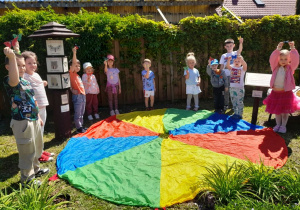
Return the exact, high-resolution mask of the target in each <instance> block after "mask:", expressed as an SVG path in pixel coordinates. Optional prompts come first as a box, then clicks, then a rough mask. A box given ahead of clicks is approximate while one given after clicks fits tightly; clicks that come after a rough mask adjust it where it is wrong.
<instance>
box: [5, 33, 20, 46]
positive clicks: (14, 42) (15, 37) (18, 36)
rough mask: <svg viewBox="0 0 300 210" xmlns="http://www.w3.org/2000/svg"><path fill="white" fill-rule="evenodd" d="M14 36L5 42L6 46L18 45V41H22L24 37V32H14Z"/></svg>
mask: <svg viewBox="0 0 300 210" xmlns="http://www.w3.org/2000/svg"><path fill="white" fill-rule="evenodd" d="M13 37H14V39H13V40H11V41H7V42H4V45H5V46H6V47H9V48H11V47H14V46H16V44H17V42H18V41H21V39H22V34H19V35H16V34H13Z"/></svg>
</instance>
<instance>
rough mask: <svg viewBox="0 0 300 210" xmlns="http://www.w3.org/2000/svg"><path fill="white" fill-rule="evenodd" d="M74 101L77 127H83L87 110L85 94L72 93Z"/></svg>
mask: <svg viewBox="0 0 300 210" xmlns="http://www.w3.org/2000/svg"><path fill="white" fill-rule="evenodd" d="M72 101H73V104H74V123H75V127H76V128H77V129H78V128H81V127H82V126H83V115H84V110H85V101H86V99H85V95H82V94H78V95H74V94H73V95H72Z"/></svg>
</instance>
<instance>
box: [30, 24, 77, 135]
mask: <svg viewBox="0 0 300 210" xmlns="http://www.w3.org/2000/svg"><path fill="white" fill-rule="evenodd" d="M78 36H79V34H75V33H73V32H72V31H71V30H69V29H67V28H66V26H65V25H62V24H59V23H56V22H50V23H48V24H46V25H43V26H41V29H39V30H37V31H35V32H34V33H33V34H32V35H30V36H29V37H32V38H53V39H55V38H69V37H78ZM62 45H63V42H62ZM62 47H63V46H61V49H63V48H62ZM55 52H56V51H55ZM47 55H48V56H49V54H48V51H47ZM56 55H57V56H55V57H56V58H57V59H58V60H57V61H56V62H60V61H61V62H64V64H65V63H67V60H65V61H63V60H62V59H63V56H64V52H62V53H61V54H56ZM48 58H49V57H48ZM50 58H54V57H50ZM60 59H61V60H60ZM64 64H62V66H63V67H62V69H60V70H59V71H58V72H55V74H56V75H57V76H58V78H60V79H58V80H57V79H56V80H55V82H57V86H59V85H58V84H60V88H57V87H52V88H50V86H49V85H50V83H51V82H49V81H48V88H49V89H52V90H50V91H49V92H50V93H51V94H52V96H53V107H54V111H53V114H54V128H55V139H59V140H62V139H65V138H69V137H71V127H72V124H71V114H70V101H69V82H70V81H69V77H68V78H67V79H68V80H66V81H68V82H65V83H64V80H63V78H62V77H63V76H69V75H68V66H67V64H66V65H65V66H64ZM48 67H49V66H48V65H47V73H52V75H51V74H47V77H48V76H50V77H51V76H53V75H54V74H53V72H51V71H50V70H49V69H48ZM50 77H48V79H49V78H50ZM65 79H66V78H65ZM66 84H68V85H66ZM54 89H55V90H54Z"/></svg>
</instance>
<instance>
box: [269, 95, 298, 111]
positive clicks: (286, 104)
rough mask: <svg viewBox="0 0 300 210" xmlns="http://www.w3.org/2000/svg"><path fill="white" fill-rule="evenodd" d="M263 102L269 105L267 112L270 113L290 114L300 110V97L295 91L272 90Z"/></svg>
mask: <svg viewBox="0 0 300 210" xmlns="http://www.w3.org/2000/svg"><path fill="white" fill-rule="evenodd" d="M263 103H264V104H265V105H267V107H266V112H268V113H270V114H283V113H286V114H289V113H294V112H295V111H296V110H300V98H297V96H296V95H295V94H294V93H293V91H275V90H272V92H271V94H270V95H269V96H268V97H267V98H266V99H265V100H263Z"/></svg>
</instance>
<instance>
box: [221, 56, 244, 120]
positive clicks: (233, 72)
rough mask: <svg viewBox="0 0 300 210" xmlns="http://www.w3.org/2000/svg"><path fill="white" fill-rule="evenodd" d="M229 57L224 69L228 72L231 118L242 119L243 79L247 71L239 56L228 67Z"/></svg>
mask: <svg viewBox="0 0 300 210" xmlns="http://www.w3.org/2000/svg"><path fill="white" fill-rule="evenodd" d="M231 60H232V58H231V57H228V62H227V64H226V68H227V69H228V70H230V88H229V92H230V98H231V103H232V106H233V111H234V115H233V118H236V119H242V118H243V111H244V96H245V88H244V77H245V73H246V71H247V63H246V62H245V61H244V59H243V57H242V56H241V55H238V56H237V58H236V59H235V60H234V61H233V64H232V65H230V61H231Z"/></svg>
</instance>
